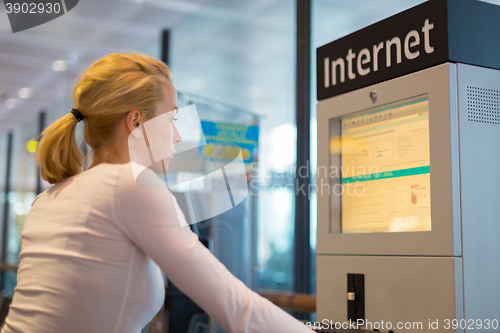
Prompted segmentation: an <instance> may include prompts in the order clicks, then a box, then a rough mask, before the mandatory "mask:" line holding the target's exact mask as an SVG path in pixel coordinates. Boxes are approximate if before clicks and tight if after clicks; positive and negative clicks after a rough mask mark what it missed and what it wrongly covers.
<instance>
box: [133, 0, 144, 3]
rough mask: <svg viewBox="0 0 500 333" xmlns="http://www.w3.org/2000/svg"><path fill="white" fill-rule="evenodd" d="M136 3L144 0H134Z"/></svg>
mask: <svg viewBox="0 0 500 333" xmlns="http://www.w3.org/2000/svg"><path fill="white" fill-rule="evenodd" d="M134 1H135V2H136V3H143V2H144V1H146V0H134Z"/></svg>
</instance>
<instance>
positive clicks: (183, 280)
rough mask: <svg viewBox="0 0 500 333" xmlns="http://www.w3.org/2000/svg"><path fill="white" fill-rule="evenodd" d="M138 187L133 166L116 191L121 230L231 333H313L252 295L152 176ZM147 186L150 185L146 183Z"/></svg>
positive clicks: (124, 172)
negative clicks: (202, 238)
mask: <svg viewBox="0 0 500 333" xmlns="http://www.w3.org/2000/svg"><path fill="white" fill-rule="evenodd" d="M141 177H144V178H142V179H141V185H142V184H145V183H148V184H150V185H151V187H153V188H156V189H146V188H142V187H139V186H137V185H136V184H135V181H134V178H133V176H132V172H131V167H130V164H126V165H125V166H124V167H123V168H122V171H121V174H120V175H119V177H118V181H117V185H116V189H115V200H114V202H115V207H114V211H115V215H116V216H115V217H116V221H117V225H118V226H119V227H120V228H121V229H122V230H123V232H124V233H125V234H126V235H127V236H128V237H129V238H130V240H131V241H132V242H133V243H134V244H135V245H136V246H137V247H138V248H140V249H141V250H143V251H144V252H145V253H147V254H148V255H149V256H150V257H151V258H152V259H153V260H154V261H155V262H156V263H157V264H158V266H159V267H160V268H161V269H162V271H163V272H164V273H165V274H166V275H167V277H168V278H169V279H170V280H171V281H172V282H173V283H174V284H175V285H176V286H177V287H178V288H179V289H180V290H182V292H184V293H185V294H186V295H188V296H189V297H190V298H191V299H192V300H194V301H195V302H196V303H197V304H198V305H199V306H200V307H202V308H203V309H204V310H205V311H206V312H207V313H208V314H209V315H210V316H212V317H213V318H214V319H215V320H216V321H217V322H218V323H219V324H220V325H221V326H222V327H224V328H225V329H226V330H228V331H230V332H311V331H310V330H309V329H307V328H306V326H304V325H302V324H300V323H299V322H298V321H297V320H296V319H295V318H293V317H292V316H290V315H289V314H287V313H286V312H285V311H283V310H281V309H280V308H278V307H276V306H275V305H274V304H272V303H271V302H269V301H268V300H266V299H264V298H262V297H260V296H259V295H258V294H256V293H255V292H253V291H252V290H250V289H249V288H247V287H246V286H245V284H243V283H242V282H241V281H240V280H238V279H237V278H235V277H234V276H233V275H232V274H231V273H230V272H229V271H228V270H227V269H226V267H225V266H224V265H223V264H222V263H221V262H220V261H219V260H217V258H215V257H214V256H213V255H212V253H211V252H210V251H209V250H208V249H207V248H205V247H204V246H203V245H202V244H201V243H200V242H199V240H198V236H197V235H196V234H194V233H193V232H192V231H191V230H190V229H189V227H181V224H183V223H184V224H183V225H185V223H186V222H185V219H184V215H183V214H182V212H181V211H180V209H179V207H178V205H177V202H176V200H175V197H174V196H173V195H172V194H171V192H170V191H169V190H168V189H167V188H166V186H165V185H164V184H163V182H162V181H161V180H160V179H159V178H158V177H157V176H156V175H155V174H154V173H153V172H152V171H150V170H147V171H144V173H143V174H142V175H141ZM143 182H145V183H143Z"/></svg>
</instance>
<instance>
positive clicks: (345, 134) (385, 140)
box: [330, 96, 431, 233]
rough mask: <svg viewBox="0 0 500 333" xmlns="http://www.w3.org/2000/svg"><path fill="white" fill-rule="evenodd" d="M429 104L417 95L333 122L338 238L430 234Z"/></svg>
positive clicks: (332, 142)
mask: <svg viewBox="0 0 500 333" xmlns="http://www.w3.org/2000/svg"><path fill="white" fill-rule="evenodd" d="M428 105H429V102H428V99H427V97H426V96H425V97H422V96H420V97H419V98H414V99H410V100H405V101H401V102H399V103H397V104H392V105H390V106H386V107H384V108H383V109H380V108H379V109H376V110H367V111H362V112H359V113H356V114H350V115H348V116H345V117H343V118H341V119H340V122H339V120H338V119H337V120H336V123H334V122H333V121H331V123H330V126H331V128H332V127H334V126H336V130H334V131H332V130H331V136H330V140H331V142H330V147H331V161H334V160H335V161H336V164H337V165H338V164H339V162H340V170H339V171H340V174H339V176H338V177H337V180H336V181H335V180H333V179H332V182H336V183H337V185H341V188H342V192H341V194H340V199H341V207H342V210H341V215H340V216H341V225H342V233H373V232H412V231H429V230H431V210H430V209H431V207H430V163H429V106H428ZM339 127H340V130H339ZM339 132H340V136H339V134H338V133H339ZM332 133H337V134H336V135H332ZM339 139H340V140H339ZM335 142H336V143H335ZM335 146H336V147H337V149H333V148H334V147H335ZM339 150H340V154H339ZM339 155H340V158H339ZM334 156H336V157H334ZM332 166H333V164H331V166H330V167H332ZM333 196H334V195H332V197H333ZM336 200H338V198H337V199H336ZM337 205H338V204H337ZM332 217H333V215H332ZM337 218H338V212H337Z"/></svg>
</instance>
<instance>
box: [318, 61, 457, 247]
mask: <svg viewBox="0 0 500 333" xmlns="http://www.w3.org/2000/svg"><path fill="white" fill-rule="evenodd" d="M456 82H457V78H456V65H455V64H450V63H447V64H443V65H439V66H436V67H433V68H430V69H426V70H422V71H420V72H417V73H413V74H409V75H406V76H404V77H400V78H396V79H393V80H389V81H386V82H383V83H379V84H376V85H373V86H370V87H366V88H361V89H358V90H356V91H353V92H349V93H346V94H343V95H339V96H336V97H332V98H330V99H327V100H324V101H321V102H320V103H318V116H317V117H318V169H319V168H320V167H321V166H326V167H329V166H330V151H329V139H330V137H329V136H330V126H329V124H330V120H331V119H336V118H340V117H342V116H344V115H348V114H352V113H355V112H358V111H363V110H368V109H370V108H374V107H377V106H381V105H385V104H390V103H393V102H395V101H401V100H405V99H408V98H412V97H415V96H420V95H427V96H428V101H429V142H430V147H429V149H430V168H431V172H430V180H431V186H430V191H431V195H430V197H431V220H432V230H431V231H425V232H397V233H360V234H342V233H341V220H340V218H338V219H332V221H330V216H331V214H330V213H331V212H330V209H331V208H330V196H331V195H332V194H331V193H330V192H327V193H322V192H321V191H319V190H318V242H317V244H318V245H317V253H318V254H350V255H403V256H404V255H416V256H419V255H426V256H460V255H461V246H460V245H461V243H460V242H461V234H460V208H459V207H460V190H459V189H460V183H459V154H458V119H457V117H458V115H457V89H456ZM372 91H376V92H377V99H376V101H375V102H374V101H373V100H372V99H371V98H370V93H371V92H372ZM329 181H330V179H329V176H328V175H325V174H323V173H320V172H319V171H318V176H317V184H318V189H319V188H320V186H321V184H326V183H328V182H329Z"/></svg>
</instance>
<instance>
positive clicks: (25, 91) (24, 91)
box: [17, 87, 33, 99]
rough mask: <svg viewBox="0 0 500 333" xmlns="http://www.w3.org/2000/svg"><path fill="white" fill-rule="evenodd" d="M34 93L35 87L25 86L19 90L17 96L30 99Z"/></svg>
mask: <svg viewBox="0 0 500 333" xmlns="http://www.w3.org/2000/svg"><path fill="white" fill-rule="evenodd" d="M32 94H33V89H31V88H26V87H24V88H21V89H19V90H18V91H17V96H19V98H24V99H28V98H31V95H32Z"/></svg>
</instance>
